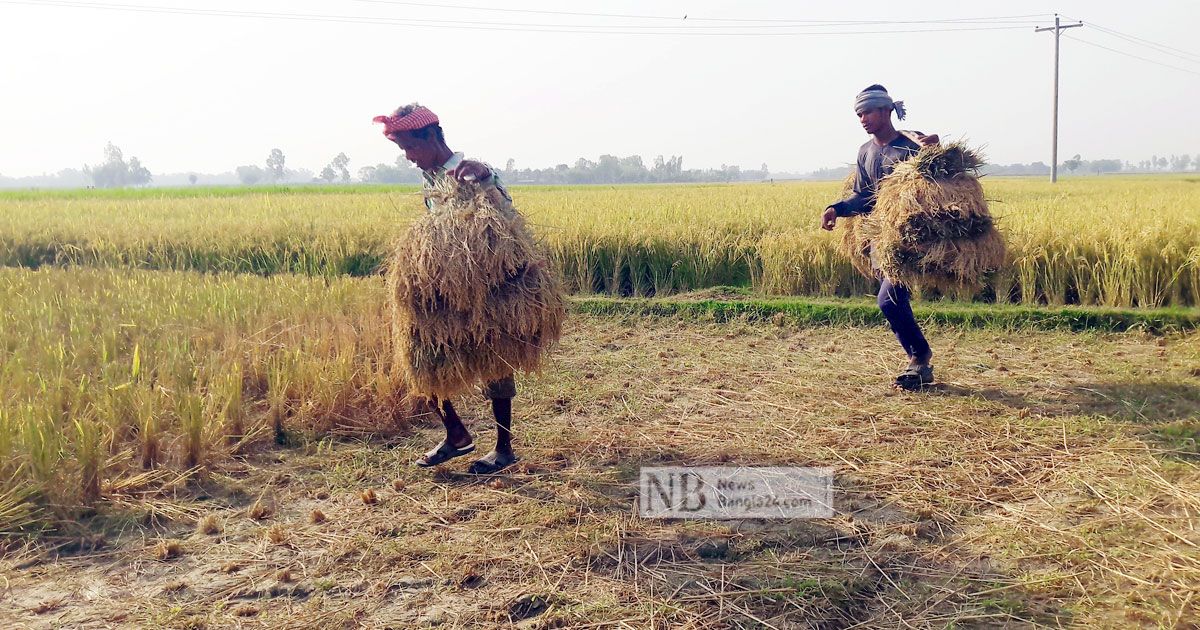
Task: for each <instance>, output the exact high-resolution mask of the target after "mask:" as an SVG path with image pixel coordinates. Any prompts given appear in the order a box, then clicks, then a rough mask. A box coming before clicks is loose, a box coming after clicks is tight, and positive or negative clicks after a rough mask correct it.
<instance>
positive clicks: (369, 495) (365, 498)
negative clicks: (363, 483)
mask: <svg viewBox="0 0 1200 630" xmlns="http://www.w3.org/2000/svg"><path fill="white" fill-rule="evenodd" d="M358 498H360V499H362V502H363V503H364V504H366V505H375V504H376V503H379V495H377V494H375V490H374V489H372V488H367V489H366V490H363V491H362V492H360V493H358Z"/></svg>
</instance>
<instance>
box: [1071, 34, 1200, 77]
mask: <svg viewBox="0 0 1200 630" xmlns="http://www.w3.org/2000/svg"><path fill="white" fill-rule="evenodd" d="M1063 37H1066V38H1068V39H1073V40H1075V41H1077V42H1079V43H1081V44H1087V45H1088V46H1093V47H1095V48H1103V49H1104V50H1108V51H1111V52H1115V53H1117V54H1118V55H1125V56H1126V57H1132V58H1134V59H1140V60H1142V61H1145V62H1148V63H1152V64H1154V65H1156V66H1162V67H1164V68H1170V69H1172V70H1178V71H1180V72H1186V73H1188V74H1194V75H1196V76H1200V72H1196V71H1195V70H1188V69H1187V68H1180V67H1179V66H1172V65H1170V64H1166V63H1163V62H1161V61H1156V60H1154V59H1150V58H1148V57H1142V56H1139V55H1135V54H1133V53H1128V52H1125V51H1123V50H1117V49H1116V48H1109V47H1108V46H1105V45H1103V44H1097V43H1096V42H1089V41H1088V40H1086V39H1079V38H1078V37H1071V36H1070V35H1064V36H1063Z"/></svg>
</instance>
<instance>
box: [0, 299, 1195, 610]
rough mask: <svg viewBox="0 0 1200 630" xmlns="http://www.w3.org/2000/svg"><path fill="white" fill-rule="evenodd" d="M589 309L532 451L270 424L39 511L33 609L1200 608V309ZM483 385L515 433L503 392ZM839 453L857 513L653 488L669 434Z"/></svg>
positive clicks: (733, 455) (519, 423) (526, 414)
mask: <svg viewBox="0 0 1200 630" xmlns="http://www.w3.org/2000/svg"><path fill="white" fill-rule="evenodd" d="M929 337H930V341H931V343H932V345H933V348H934V351H935V353H937V356H936V357H935V363H936V365H937V368H938V376H939V380H940V381H941V383H940V384H939V385H938V386H937V387H935V388H934V389H932V390H930V391H927V392H923V393H919V394H912V393H900V392H895V391H892V390H891V389H889V388H888V387H887V383H888V382H889V380H890V376H891V375H892V373H893V372H894V371H895V370H896V369H897V368H898V367H899V359H900V357H899V356H898V353H897V352H896V348H895V347H894V346H895V342H894V340H893V339H892V338H891V334H890V332H888V331H887V330H886V328H883V327H880V326H874V325H857V326H855V325H805V326H800V325H795V324H792V323H788V322H786V321H782V320H781V321H780V322H778V323H770V322H763V323H747V322H744V321H732V322H724V323H711V322H709V323H705V322H699V321H692V320H687V319H681V318H672V317H626V316H611V315H610V316H595V315H579V314H576V315H574V316H573V317H572V318H571V319H570V320H569V321H568V325H567V329H566V335H565V337H564V340H563V345H562V348H561V349H560V351H559V352H558V353H557V354H556V355H555V358H554V359H553V360H552V362H551V366H550V368H549V369H547V370H546V371H545V372H544V373H542V374H541V375H537V376H530V377H525V378H523V379H519V381H518V386H519V388H520V393H519V395H518V397H517V399H516V401H515V430H516V435H517V438H516V446H517V452H518V454H519V455H521V456H522V457H523V461H522V462H521V463H520V464H518V465H517V467H516V469H515V470H513V471H511V472H510V473H507V474H503V475H499V476H495V477H484V478H477V477H472V476H469V475H466V474H463V472H462V471H464V470H465V468H466V466H467V463H468V462H467V461H466V460H468V459H470V458H463V459H462V460H456V461H454V462H451V463H450V464H448V465H446V466H443V467H441V468H439V469H437V470H435V471H432V472H431V471H423V470H418V469H415V468H413V467H412V465H411V463H412V461H413V460H414V459H415V458H416V457H417V456H418V455H419V454H420V453H421V452H423V451H424V450H426V449H427V448H429V447H430V446H432V445H434V444H436V442H437V440H438V439H439V437H438V434H439V432H440V429H439V428H438V427H437V423H436V420H433V419H432V418H422V417H412V418H409V419H407V421H405V422H402V423H399V424H398V425H396V426H395V427H393V429H392V430H390V431H387V432H386V433H385V432H380V433H379V434H373V435H365V436H361V437H358V438H333V437H326V438H321V437H315V436H314V437H311V438H297V439H295V440H294V443H293V444H292V445H290V446H277V445H274V444H270V443H256V445H255V446H254V447H253V448H248V449H247V451H246V452H245V453H243V454H236V455H231V456H230V457H228V458H220V459H217V458H214V459H213V460H212V462H211V464H210V465H209V467H208V469H207V470H206V471H205V472H204V474H202V475H191V476H187V475H181V474H180V475H177V476H176V477H177V478H176V479H175V480H174V481H173V482H171V483H164V484H161V485H158V486H155V487H154V488H153V491H150V490H147V492H146V493H145V494H144V495H137V494H132V495H123V498H122V500H121V503H120V505H109V504H106V503H103V502H102V503H101V504H99V506H98V508H97V512H98V513H97V514H96V515H94V516H88V517H86V518H83V519H82V520H81V521H80V522H79V523H78V524H75V525H67V524H59V525H58V526H57V529H56V530H55V531H52V532H48V533H46V534H45V535H44V536H42V537H40V538H38V539H29V538H9V539H8V549H7V551H6V552H5V554H4V556H3V560H0V562H2V565H0V566H2V569H3V571H2V574H3V576H4V583H3V584H0V620H2V621H3V625H5V626H6V627H64V626H69V627H107V626H116V625H136V626H152V627H193V628H195V627H210V628H226V627H276V628H277V627H395V628H409V627H426V626H435V625H436V626H440V627H452V628H453V627H472V628H473V627H503V626H508V625H509V624H510V623H513V622H516V623H519V624H521V625H522V626H523V627H637V628H642V627H661V628H680V627H683V628H726V627H747V628H749V627H758V628H801V627H804V628H807V627H819V628H845V627H908V626H913V627H924V626H931V627H944V626H948V625H954V626H956V627H971V626H985V625H986V626H995V625H1010V626H1027V625H1050V626H1078V627H1129V626H1147V627H1188V626H1190V625H1192V624H1195V623H1197V620H1198V616H1197V615H1198V611H1197V609H1196V602H1195V593H1196V591H1197V589H1200V552H1198V551H1200V550H1198V549H1197V545H1200V535H1198V534H1197V533H1196V528H1195V524H1196V519H1197V517H1198V515H1200V498H1198V497H1200V471H1198V470H1197V467H1196V464H1197V461H1200V460H1198V458H1197V446H1196V437H1197V432H1198V428H1197V426H1198V425H1197V422H1198V421H1200V337H1197V335H1196V333H1180V332H1174V333H1167V334H1162V335H1151V334H1147V333H1144V332H1136V331H1134V332H1125V333H1095V332H1082V333H1081V332H1069V331H1053V330H1051V331H1036V330H1018V331H1012V330H999V329H994V328H974V327H964V326H949V325H938V326H935V327H933V328H932V329H931V330H930V331H929ZM466 403H467V404H465V405H464V409H463V415H464V417H465V418H467V419H468V421H469V424H470V426H471V427H472V430H473V431H474V433H475V436H476V440H477V441H478V442H480V443H481V445H483V444H487V443H488V441H489V440H490V439H491V435H490V433H491V429H490V427H489V426H488V424H487V422H488V420H487V419H488V418H490V414H489V412H488V410H487V409H486V408H485V405H484V401H483V400H482V399H479V400H473V399H472V400H469V401H466ZM665 464H678V465H705V464H722V465H745V466H765V465H787V466H829V467H833V468H834V469H835V470H836V477H835V508H836V515H835V517H834V518H831V519H815V520H740V521H739V520H734V521H664V520H646V519H642V518H640V517H638V515H637V514H638V513H637V506H636V494H637V475H638V470H639V468H640V467H641V466H645V465H665Z"/></svg>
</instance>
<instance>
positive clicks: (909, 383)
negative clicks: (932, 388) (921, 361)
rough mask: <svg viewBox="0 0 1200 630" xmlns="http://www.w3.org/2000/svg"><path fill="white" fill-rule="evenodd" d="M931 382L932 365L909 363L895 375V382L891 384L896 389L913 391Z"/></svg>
mask: <svg viewBox="0 0 1200 630" xmlns="http://www.w3.org/2000/svg"><path fill="white" fill-rule="evenodd" d="M932 382H933V366H931V365H928V364H926V365H919V366H918V365H909V366H908V367H907V368H905V370H904V371H903V372H901V373H900V375H899V376H897V377H896V382H895V383H893V384H892V386H893V387H896V388H897V389H903V390H906V391H910V392H915V391H917V390H919V389H921V388H922V387H925V386H926V385H929V384H930V383H932Z"/></svg>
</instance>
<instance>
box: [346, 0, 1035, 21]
mask: <svg viewBox="0 0 1200 630" xmlns="http://www.w3.org/2000/svg"><path fill="white" fill-rule="evenodd" d="M351 2H361V3H364V4H376V5H380V4H382V5H398V6H408V7H424V8H436V9H451V10H454V9H461V10H468V11H491V12H496V13H525V14H534V15H567V16H574V17H601V18H619V19H636V20H672V21H682V20H684V19H687V20H689V21H694V22H731V23H767V22H780V23H788V24H821V23H830V24H913V23H935V22H937V23H945V22H964V21H967V22H969V21H974V20H981V21H982V20H1009V19H1013V20H1015V19H1021V18H1038V17H1046V16H1047V15H1050V14H1048V13H1030V14H1027V15H1004V16H996V17H994V18H958V19H947V20H915V21H905V22H896V21H892V20H854V21H844V20H794V19H788V18H704V17H690V16H683V15H644V14H628V13H585V12H580V11H548V10H544V9H512V8H502V7H481V6H468V5H461V4H438V3H432V2H407V1H405V0H351Z"/></svg>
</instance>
